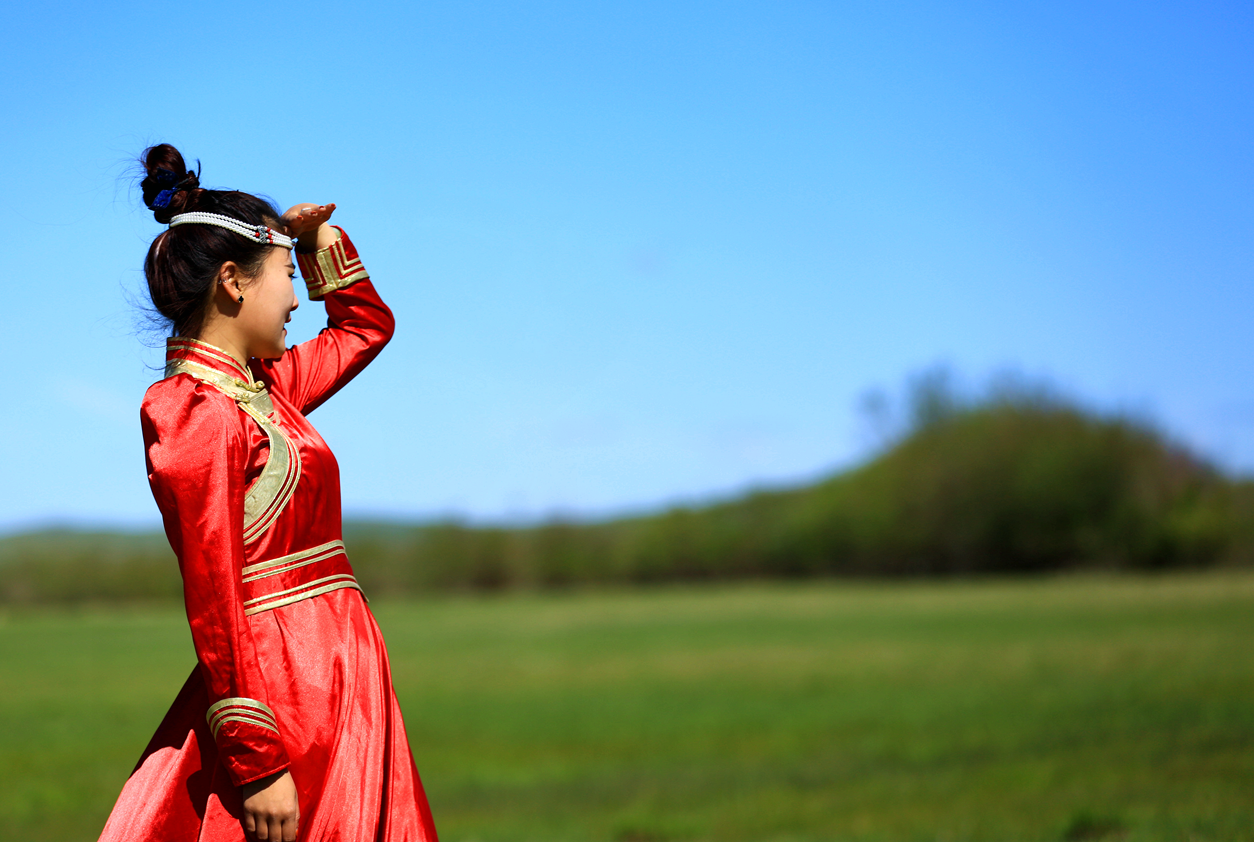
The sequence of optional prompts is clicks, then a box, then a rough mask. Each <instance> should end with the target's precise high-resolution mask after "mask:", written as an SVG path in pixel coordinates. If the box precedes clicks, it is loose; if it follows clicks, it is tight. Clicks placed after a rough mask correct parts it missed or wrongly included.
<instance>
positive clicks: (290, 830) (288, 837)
mask: <svg viewBox="0 0 1254 842" xmlns="http://www.w3.org/2000/svg"><path fill="white" fill-rule="evenodd" d="M298 821H299V819H298V818H292V819H288V820H287V821H285V822H283V842H296V826H297V823H298Z"/></svg>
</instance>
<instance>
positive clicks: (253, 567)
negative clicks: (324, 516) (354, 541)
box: [242, 541, 344, 582]
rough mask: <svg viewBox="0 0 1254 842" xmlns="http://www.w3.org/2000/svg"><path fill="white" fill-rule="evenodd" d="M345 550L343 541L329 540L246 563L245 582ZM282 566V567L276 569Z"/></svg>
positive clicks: (283, 571)
mask: <svg viewBox="0 0 1254 842" xmlns="http://www.w3.org/2000/svg"><path fill="white" fill-rule="evenodd" d="M342 552H344V542H343V541H328V542H327V543H325V544H320V545H318V546H316V547H312V548H310V549H308V550H301V551H300V552H297V553H291V554H289V555H285V556H280V557H279V558H272V559H270V560H269V561H259V562H257V563H256V564H249V565H246V566H245V567H244V569H243V571H242V572H243V576H244V581H245V582H252V581H254V580H256V579H264V578H265V577H267V576H275V575H277V574H279V573H286V572H288V571H289V570H295V569H296V568H298V567H304V566H305V565H307V564H313V563H314V562H318V561H322V560H323V559H327V558H331V557H332V556H336V555H339V554H340V553H342ZM275 568H280V569H275Z"/></svg>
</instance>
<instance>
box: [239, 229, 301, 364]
mask: <svg viewBox="0 0 1254 842" xmlns="http://www.w3.org/2000/svg"><path fill="white" fill-rule="evenodd" d="M295 274H296V267H295V266H294V265H292V253H291V252H290V251H288V250H287V249H285V248H278V247H277V246H276V247H273V248H271V249H270V254H269V255H267V256H266V261H265V263H264V264H262V267H261V272H260V273H259V274H258V275H257V277H255V278H252V279H251V280H249V281H248V284H247V286H245V287H244V293H243V294H244V304H243V305H242V306H241V307H240V310H239V317H238V325H239V327H240V328H242V329H243V331H244V335H245V340H246V342H247V345H248V348H247V352H248V356H250V357H256V358H258V359H262V360H273V359H278V358H279V357H281V356H283V352H284V350H286V348H287V343H286V339H287V328H285V327H284V325H286V324H287V323H288V322H289V321H291V320H292V311H293V310H295V309H296V308H297V307H298V306H299V305H300V302H299V301H298V300H297V299H296V290H295V289H294V287H293V285H292V276H293V275H295Z"/></svg>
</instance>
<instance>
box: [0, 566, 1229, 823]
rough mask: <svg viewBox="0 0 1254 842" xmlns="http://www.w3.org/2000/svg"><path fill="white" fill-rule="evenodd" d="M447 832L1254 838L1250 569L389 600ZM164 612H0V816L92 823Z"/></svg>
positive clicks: (167, 642) (179, 621)
mask: <svg viewBox="0 0 1254 842" xmlns="http://www.w3.org/2000/svg"><path fill="white" fill-rule="evenodd" d="M376 597H377V598H376V599H375V601H374V610H375V613H376V616H377V617H378V619H379V622H380V624H381V626H382V627H383V630H384V633H385V634H386V636H387V638H388V641H389V647H390V651H391V656H392V662H393V669H394V678H395V683H396V687H397V690H398V692H399V694H400V697H401V703H402V707H403V709H404V711H405V715H406V720H407V724H408V728H409V731H410V735H411V741H412V744H413V748H414V753H415V756H416V759H417V762H418V767H419V770H420V771H421V773H422V775H423V777H424V780H425V783H426V786H427V790H428V794H429V796H430V799H431V802H432V806H433V809H434V811H435V815H436V821H437V825H438V826H439V828H440V830H441V835H442V837H443V838H444V839H445V840H446V842H450V841H455V840H483V842H490V841H491V840H613V842H649V841H650V840H670V839H675V840H700V839H709V840H820V839H823V840H842V839H849V840H962V839H972V840H977V839H979V840H1085V839H1118V840H1127V841H1128V842H1132V840H1182V842H1183V840H1219V839H1223V840H1242V839H1254V659H1252V658H1251V657H1250V644H1251V641H1254V574H1251V573H1249V572H1240V571H1226V572H1212V573H1205V574H1171V575H1166V576H1161V577H1131V576H1125V577H1102V576H1092V575H1085V576H1068V577H1062V578H1042V579H1029V580H1023V579H1020V580H1013V581H1011V580H991V581H975V582H972V581H963V582H958V581H949V582H945V581H942V582H936V581H933V582H917V581H916V582H909V583H901V582H897V583H858V584H849V583H831V582H809V583H792V584H780V583H774V584H757V583H740V584H734V585H720V586H710V587H705V588H701V589H695V588H680V587H667V588H658V589H644V590H621V591H608V592H579V591H574V592H566V593H551V592H550V593H538V594H537V593H509V594H503V595H497V596H490V597H473V596H456V597H444V598H427V599H423V600H412V601H393V602H389V601H388V600H387V599H386V598H382V597H381V596H380V595H376ZM191 664H192V653H191V647H190V642H189V637H188V634H187V631H186V625H185V622H184V620H183V618H182V616H181V615H180V613H179V611H178V610H177V609H174V608H168V607H161V606H157V607H153V606H148V607H143V608H135V609H126V608H120V607H109V608H98V609H87V608H80V609H75V610H65V609H57V610H52V609H46V608H41V609H21V610H18V609H10V610H8V611H7V612H5V613H0V688H2V690H0V715H2V716H3V722H4V723H5V726H4V727H3V728H2V729H0V779H2V780H3V786H2V787H0V839H5V840H23V842H26V841H27V840H29V842H39V841H40V840H89V839H94V838H96V835H97V834H98V832H99V829H100V827H101V826H102V825H103V822H104V819H105V817H106V815H107V814H108V811H109V808H110V806H111V804H112V800H113V799H114V798H115V797H116V794H117V792H118V790H119V789H120V787H121V786H122V783H123V781H124V779H125V777H126V775H127V774H128V773H129V771H130V769H131V767H132V765H133V764H134V761H135V760H136V758H137V756H138V754H139V752H140V750H141V749H142V748H143V746H144V744H145V742H146V741H147V739H148V737H149V736H150V734H151V732H152V730H153V728H154V727H155V726H156V724H157V722H158V721H159V720H160V718H161V716H162V714H163V713H164V711H165V708H166V707H167V705H168V704H169V702H170V701H171V700H172V699H173V697H174V694H175V692H176V691H177V690H178V688H179V686H180V685H181V683H182V681H183V680H184V678H185V677H186V674H187V671H188V670H189V668H190V667H191Z"/></svg>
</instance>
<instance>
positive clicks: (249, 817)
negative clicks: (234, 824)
mask: <svg viewBox="0 0 1254 842" xmlns="http://www.w3.org/2000/svg"><path fill="white" fill-rule="evenodd" d="M244 830H245V831H246V832H247V833H248V834H249V835H255V834H256V833H257V822H256V820H255V819H253V814H252V813H244Z"/></svg>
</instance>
